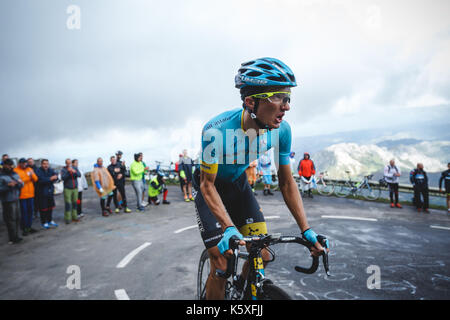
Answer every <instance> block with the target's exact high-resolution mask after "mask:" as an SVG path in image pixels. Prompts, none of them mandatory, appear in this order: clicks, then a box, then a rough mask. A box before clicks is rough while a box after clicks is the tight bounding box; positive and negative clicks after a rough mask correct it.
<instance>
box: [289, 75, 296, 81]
mask: <svg viewBox="0 0 450 320" xmlns="http://www.w3.org/2000/svg"><path fill="white" fill-rule="evenodd" d="M288 77H289V80H291V81H292V82H295V77H294V75H293V74H290V73H288Z"/></svg>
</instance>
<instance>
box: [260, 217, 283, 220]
mask: <svg viewBox="0 0 450 320" xmlns="http://www.w3.org/2000/svg"><path fill="white" fill-rule="evenodd" d="M270 219H280V216H267V217H264V220H270Z"/></svg>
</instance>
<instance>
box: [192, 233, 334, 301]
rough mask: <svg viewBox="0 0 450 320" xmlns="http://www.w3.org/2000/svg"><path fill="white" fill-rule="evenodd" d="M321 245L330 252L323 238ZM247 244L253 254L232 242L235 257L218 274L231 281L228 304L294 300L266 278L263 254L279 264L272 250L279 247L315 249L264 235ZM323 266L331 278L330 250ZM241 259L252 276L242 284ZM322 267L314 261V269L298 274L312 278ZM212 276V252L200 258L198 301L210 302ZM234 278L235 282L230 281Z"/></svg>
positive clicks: (296, 240) (295, 240)
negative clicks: (262, 251) (208, 281)
mask: <svg viewBox="0 0 450 320" xmlns="http://www.w3.org/2000/svg"><path fill="white" fill-rule="evenodd" d="M317 239H318V241H319V242H320V244H321V245H322V246H323V247H324V248H329V244H328V240H327V238H326V237H324V236H322V235H318V236H317ZM242 240H244V241H245V242H246V243H247V244H250V250H249V252H241V251H239V249H238V248H239V245H238V244H239V239H237V238H232V239H230V249H232V250H233V255H232V257H231V258H230V259H228V261H227V270H226V271H222V270H217V271H216V274H217V275H218V276H219V277H222V278H224V279H227V283H226V285H225V299H226V300H291V297H290V296H289V294H287V293H286V292H285V291H284V290H283V289H281V288H279V287H278V286H276V285H275V284H274V283H273V282H272V281H271V280H269V279H268V278H266V275H265V270H264V264H263V259H262V256H261V250H262V249H264V248H266V249H267V250H268V251H269V252H270V254H271V255H272V260H270V261H268V262H272V261H274V260H275V253H274V252H273V250H271V249H270V247H269V246H271V245H274V244H278V243H298V244H301V245H303V246H305V247H307V248H308V249H309V250H311V247H312V246H313V245H312V244H311V243H310V242H309V241H307V240H305V239H303V238H300V237H290V236H281V235H280V234H272V235H260V236H252V237H244V238H243V239H242ZM321 256H322V260H323V266H324V268H325V272H326V274H327V275H329V274H330V273H329V266H328V253H327V251H326V249H325V250H324V251H323V252H322V255H321ZM239 259H244V260H248V261H249V262H250V263H249V271H248V276H247V278H246V279H244V283H243V284H242V282H241V281H239V279H240V276H238V275H237V268H238V262H239ZM318 266H319V257H315V256H313V257H312V265H311V266H310V267H309V268H303V267H295V270H296V271H298V272H302V273H306V274H312V273H314V272H316V270H317V268H318ZM209 273H210V262H209V255H208V251H207V250H206V249H205V250H204V251H203V253H202V255H201V257H200V262H199V266H198V277H197V298H198V299H199V300H205V299H206V280H207V279H208V276H209ZM230 277H231V280H230V279H229V278H230Z"/></svg>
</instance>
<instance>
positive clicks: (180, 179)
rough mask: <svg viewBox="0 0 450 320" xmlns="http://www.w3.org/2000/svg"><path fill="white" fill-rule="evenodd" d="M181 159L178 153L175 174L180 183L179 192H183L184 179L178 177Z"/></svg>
mask: <svg viewBox="0 0 450 320" xmlns="http://www.w3.org/2000/svg"><path fill="white" fill-rule="evenodd" d="M182 158H183V155H182V154H181V153H180V154H179V155H178V161H177V162H176V163H175V172H176V173H177V175H178V181H180V188H181V192H183V190H184V189H183V188H184V179H183V178H181V176H180V163H181V159H182Z"/></svg>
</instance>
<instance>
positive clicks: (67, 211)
mask: <svg viewBox="0 0 450 320" xmlns="http://www.w3.org/2000/svg"><path fill="white" fill-rule="evenodd" d="M79 177H81V174H80V171H79V170H78V169H77V168H76V167H72V161H71V160H70V159H66V166H65V167H63V168H62V169H61V180H62V181H63V184H64V207H65V208H64V221H65V222H66V224H69V223H70V222H71V221H72V222H79V221H80V219H79V218H78V214H77V202H78V178H79Z"/></svg>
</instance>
